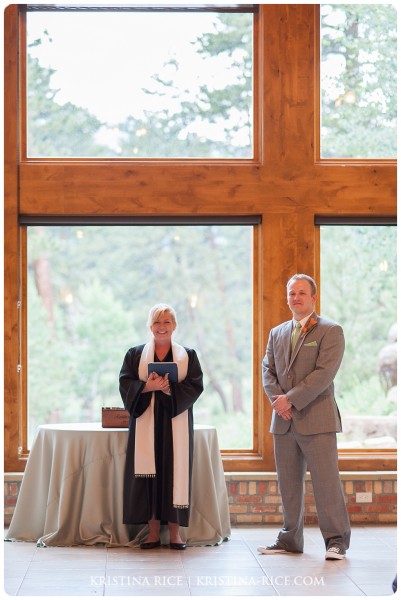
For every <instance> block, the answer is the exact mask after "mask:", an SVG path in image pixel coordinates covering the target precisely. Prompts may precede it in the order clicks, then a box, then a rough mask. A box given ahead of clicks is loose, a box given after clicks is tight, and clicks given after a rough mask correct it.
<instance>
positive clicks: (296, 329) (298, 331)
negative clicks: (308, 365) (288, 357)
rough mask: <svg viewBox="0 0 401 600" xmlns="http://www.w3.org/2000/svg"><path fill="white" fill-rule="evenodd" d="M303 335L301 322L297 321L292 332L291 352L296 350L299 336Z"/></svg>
mask: <svg viewBox="0 0 401 600" xmlns="http://www.w3.org/2000/svg"><path fill="white" fill-rule="evenodd" d="M300 335H301V323H300V322H299V321H297V323H296V325H295V327H294V329H293V330H292V334H291V352H294V348H295V346H296V344H297V341H298V338H299V336H300Z"/></svg>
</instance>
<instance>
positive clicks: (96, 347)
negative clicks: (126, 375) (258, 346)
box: [28, 226, 252, 446]
mask: <svg viewBox="0 0 401 600" xmlns="http://www.w3.org/2000/svg"><path fill="white" fill-rule="evenodd" d="M251 240H252V228H251V227H242V226H232V227H228V226H188V227H184V226H181V227H180V226H164V227H153V226H150V227H102V226H93V227H84V228H80V227H48V228H36V227H32V228H30V229H29V243H28V248H29V256H28V260H29V281H30V285H29V307H30V309H29V344H30V345H29V397H30V403H31V402H32V406H31V408H30V428H31V430H33V428H34V427H35V426H36V425H37V424H38V423H40V422H45V421H47V420H50V421H52V420H56V421H58V420H61V421H71V420H72V421H98V420H99V419H100V407H101V406H102V405H108V406H110V405H111V406H113V405H117V406H119V405H121V399H120V397H119V392H118V373H119V370H120V368H121V364H122V361H123V357H124V354H125V352H126V351H127V349H128V348H129V347H130V346H133V345H137V344H141V343H144V342H146V341H147V340H148V339H149V332H148V331H147V329H146V319H147V313H148V310H149V308H150V307H151V306H152V305H153V304H155V303H156V302H167V303H170V304H172V305H173V306H174V308H175V309H176V311H177V315H178V320H179V323H178V330H177V333H176V336H175V337H176V339H177V341H178V342H180V343H182V344H183V345H186V346H189V347H193V348H196V350H197V352H198V354H199V358H200V360H201V364H202V367H203V371H204V374H205V388H206V391H205V393H204V394H203V396H202V397H201V399H200V401H199V402H198V403H197V405H196V411H195V412H196V419H197V422H199V423H208V424H213V423H214V422H219V423H223V422H224V421H225V419H226V418H228V419H229V420H232V421H233V422H237V423H238V426H239V427H240V428H241V429H242V432H243V433H242V437H241V438H238V440H235V441H232V443H233V444H234V445H235V444H237V443H241V442H240V441H239V440H240V439H242V440H243V439H245V438H247V440H248V441H247V443H246V446H249V445H250V444H251V421H250V415H251V414H252V393H251V373H252V368H251V351H252V339H251V323H252V301H251V295H252V264H251V248H252V241H251ZM41 252H42V255H41V259H42V261H41V264H43V262H44V263H45V265H47V275H48V279H50V280H51V290H49V289H47V288H46V286H45V285H44V284H42V285H40V284H39V283H38V282H39V279H40V278H39V275H38V273H37V272H36V271H37V269H38V264H39V263H38V258H39V255H40V254H41ZM46 281H47V280H46ZM49 303H50V304H51V305H52V307H53V315H54V318H53V319H50V318H49V311H45V310H44V306H49ZM42 342H45V343H44V345H41V344H42ZM38 348H40V351H39V352H38ZM46 363H48V364H49V366H50V367H51V369H50V372H51V373H54V374H55V377H56V381H55V382H54V383H52V385H51V386H47V383H46V382H47V378H48V377H49V372H48V371H44V370H43V368H42V364H46ZM233 373H235V377H233ZM60 380H61V381H62V384H61V383H60ZM233 382H234V384H235V387H234V384H233ZM53 388H54V389H53ZM42 389H46V390H47V389H48V390H49V393H47V392H46V395H45V397H42V398H39V401H37V399H38V397H39V393H40V390H42ZM238 414H241V417H240V419H239V418H238V417H235V415H238ZM231 415H232V416H231ZM245 415H247V416H246V417H245ZM244 418H246V425H244ZM223 429H224V428H223ZM222 438H223V439H228V438H227V435H226V432H225V431H223V432H222Z"/></svg>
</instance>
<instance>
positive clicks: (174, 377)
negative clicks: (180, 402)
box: [148, 362, 178, 383]
mask: <svg viewBox="0 0 401 600" xmlns="http://www.w3.org/2000/svg"><path fill="white" fill-rule="evenodd" d="M151 373H157V374H158V375H161V376H162V377H163V376H164V375H165V374H166V373H168V380H169V381H171V383H177V382H178V367H177V363H175V362H153V363H149V364H148V377H149V375H150V374H151Z"/></svg>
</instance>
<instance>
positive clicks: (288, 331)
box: [283, 320, 292, 368]
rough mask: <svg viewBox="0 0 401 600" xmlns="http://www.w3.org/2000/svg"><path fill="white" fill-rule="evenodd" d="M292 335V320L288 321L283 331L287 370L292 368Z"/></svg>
mask: <svg viewBox="0 0 401 600" xmlns="http://www.w3.org/2000/svg"><path fill="white" fill-rule="evenodd" d="M291 333H292V320H291V321H288V322H287V323H286V324H285V325H284V331H283V347H284V353H285V364H286V366H287V368H288V367H289V366H290V361H291Z"/></svg>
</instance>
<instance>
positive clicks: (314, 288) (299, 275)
mask: <svg viewBox="0 0 401 600" xmlns="http://www.w3.org/2000/svg"><path fill="white" fill-rule="evenodd" d="M298 279H305V280H306V281H309V283H310V286H311V288H312V296H315V295H316V294H317V285H316V282H315V280H314V279H312V277H310V276H309V275H304V273H296V274H295V275H293V276H292V277H291V278H290V279H289V280H288V282H287V290H288V288H289V286H290V284H291V283H292V282H293V281H297V280H298Z"/></svg>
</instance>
